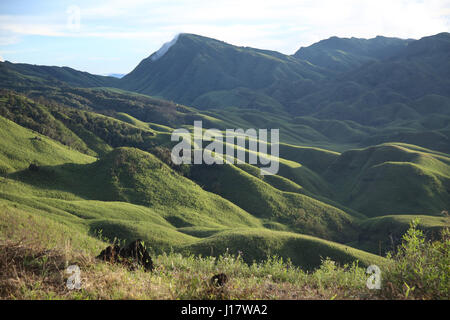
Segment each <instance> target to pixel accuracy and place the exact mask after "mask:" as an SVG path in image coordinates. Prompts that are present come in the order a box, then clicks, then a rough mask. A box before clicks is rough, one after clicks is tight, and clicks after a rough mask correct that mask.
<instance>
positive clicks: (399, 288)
mask: <svg viewBox="0 0 450 320" xmlns="http://www.w3.org/2000/svg"><path fill="white" fill-rule="evenodd" d="M418 223H419V220H418V219H415V220H413V221H412V222H411V224H410V228H409V229H408V231H407V233H406V234H405V235H404V236H403V242H402V244H401V246H399V248H398V251H397V252H396V253H394V254H393V255H390V256H389V257H388V258H389V259H390V260H391V261H390V264H388V269H387V270H386V272H385V276H384V280H383V281H384V286H385V290H384V291H385V293H386V294H387V295H391V296H392V297H399V296H400V297H403V298H405V299H408V298H416V299H449V298H450V292H449V290H450V232H449V229H448V228H445V229H443V231H442V240H440V241H426V240H425V237H424V234H423V232H422V231H421V230H419V229H418V228H417V226H418Z"/></svg>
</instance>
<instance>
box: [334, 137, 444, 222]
mask: <svg viewBox="0 0 450 320" xmlns="http://www.w3.org/2000/svg"><path fill="white" fill-rule="evenodd" d="M449 164H450V158H449V157H448V156H447V155H445V154H443V153H439V152H434V151H431V150H428V149H424V148H420V147H416V146H411V145H406V144H399V143H390V144H383V145H379V146H374V147H369V148H365V149H360V150H351V151H348V152H345V153H343V154H342V155H341V156H340V157H339V159H337V160H336V161H335V162H334V163H333V165H332V166H331V167H330V168H329V169H328V170H327V172H326V174H325V176H326V178H327V179H328V181H329V182H330V183H331V184H332V185H333V186H334V187H335V192H336V194H337V199H336V200H337V201H338V202H341V203H343V204H345V205H347V206H349V207H351V208H354V209H356V210H358V211H360V212H362V213H364V214H366V215H368V216H381V215H387V214H411V213H414V214H428V215H440V213H441V211H442V210H446V209H448V207H449V206H450V197H449V190H450V188H449V186H450V166H449Z"/></svg>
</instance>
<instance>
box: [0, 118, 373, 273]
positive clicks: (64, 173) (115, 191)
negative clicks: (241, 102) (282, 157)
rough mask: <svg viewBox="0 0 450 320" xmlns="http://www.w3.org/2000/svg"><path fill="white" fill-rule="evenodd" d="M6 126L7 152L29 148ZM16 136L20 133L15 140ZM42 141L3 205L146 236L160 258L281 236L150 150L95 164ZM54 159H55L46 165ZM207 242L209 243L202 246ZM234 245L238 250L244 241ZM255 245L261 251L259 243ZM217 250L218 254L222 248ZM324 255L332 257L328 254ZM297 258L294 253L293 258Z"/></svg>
mask: <svg viewBox="0 0 450 320" xmlns="http://www.w3.org/2000/svg"><path fill="white" fill-rule="evenodd" d="M2 121H3V122H2V128H3V130H4V131H3V132H2V137H3V139H2V141H3V143H4V144H5V146H9V145H12V144H13V143H14V144H15V145H16V146H17V147H19V148H21V150H25V149H24V148H25V146H27V144H28V143H33V140H30V138H31V137H33V133H32V132H31V131H30V130H28V129H24V128H21V127H19V126H17V125H16V124H14V123H12V122H11V121H9V120H4V119H2ZM12 132H17V134H15V135H12V134H11V133H12ZM30 141H31V142H30ZM39 142H41V143H46V144H47V143H48V144H49V145H51V146H52V148H50V149H46V148H43V149H37V150H36V151H35V154H34V155H33V160H34V159H37V160H39V161H40V164H41V166H40V169H39V171H37V172H32V171H29V170H28V169H26V168H27V164H28V159H29V158H28V157H29V156H30V155H29V153H28V154H27V155H26V157H25V155H24V154H21V153H17V154H16V159H15V162H14V163H17V165H16V166H15V168H14V170H11V171H14V172H10V173H9V174H8V175H7V176H5V177H2V178H0V195H1V200H0V201H1V203H2V205H3V206H6V207H9V208H11V207H16V208H17V209H18V210H23V211H26V212H28V213H29V214H30V215H32V216H33V217H35V218H37V219H47V218H50V219H51V220H52V221H55V222H58V223H62V224H63V225H66V226H67V227H68V228H73V229H74V230H77V232H82V233H84V234H86V235H95V234H97V233H98V232H99V231H100V230H101V232H102V234H103V236H106V237H108V238H110V239H113V238H114V237H117V238H119V239H123V240H129V239H134V238H136V237H141V238H143V239H144V240H146V241H147V242H148V243H149V244H150V245H151V246H153V247H154V248H155V250H157V251H159V252H161V251H162V250H168V249H169V248H174V249H176V250H185V249H186V245H189V244H190V245H192V252H194V253H203V252H204V249H203V248H204V247H205V246H208V248H209V247H210V245H211V241H214V240H211V238H210V237H214V236H215V235H216V234H218V235H220V234H223V232H224V231H225V230H227V229H228V230H230V231H232V230H235V231H236V232H237V233H238V234H240V236H239V238H241V239H242V241H243V242H242V243H241V248H246V246H247V243H248V241H250V242H251V239H252V238H253V233H254V232H257V233H258V232H265V235H266V237H268V239H269V238H271V237H272V238H274V239H276V238H278V237H279V235H281V233H278V232H277V231H270V230H267V229H262V228H263V222H262V221H260V220H259V219H257V218H255V217H253V216H251V215H250V214H248V213H247V212H245V211H243V210H242V209H240V208H239V207H237V206H235V205H233V204H232V203H230V202H228V201H227V200H224V199H222V198H220V197H219V196H217V195H214V194H211V193H208V192H206V191H204V190H202V189H201V188H200V187H199V186H197V185H196V184H195V183H193V182H191V181H190V180H188V179H186V178H184V177H182V176H180V175H178V174H177V173H175V172H174V171H172V170H171V169H170V168H169V167H167V166H166V165H165V164H163V163H162V162H161V161H160V160H158V159H157V158H155V157H154V156H152V155H151V154H148V153H146V152H143V151H140V150H138V149H131V148H120V149H116V150H114V151H113V152H111V153H110V154H108V155H107V156H106V157H104V158H102V159H101V160H99V161H96V162H94V160H95V158H92V157H89V156H85V155H83V154H81V153H78V152H77V151H73V150H69V149H68V148H67V147H64V146H61V145H59V144H58V143H56V142H53V141H51V140H50V139H47V138H45V137H44V138H43V140H42V141H39ZM28 149H29V148H28ZM2 150H8V148H3V149H2ZM45 155H47V157H48V158H46V157H45ZM49 155H51V159H52V160H48V161H47V159H49V158H50V157H49ZM58 159H61V160H58ZM71 162H74V163H71ZM8 163H9V162H8ZM46 164H54V165H46ZM242 172H243V171H242ZM243 173H244V174H246V173H245V172H243ZM246 175H248V174H246ZM248 176H249V177H252V176H251V175H248ZM274 190H275V189H274ZM280 194H281V193H280ZM297 196H300V195H297ZM125 200H126V201H127V202H124V201H125ZM307 201H313V200H312V199H311V200H307ZM280 203H281V202H280ZM334 210H337V209H334ZM238 230H241V231H238ZM252 230H254V231H252ZM264 230H265V231H264ZM282 234H283V240H282V242H289V241H290V239H291V238H296V237H298V235H296V234H294V233H287V232H284V233H282ZM245 239H247V240H245ZM317 241H319V242H320V241H321V240H320V239H317ZM203 242H204V243H206V244H205V245H202V243H203ZM234 243H235V245H238V243H239V241H238V242H234ZM321 243H322V242H321ZM323 243H328V244H331V242H323ZM255 245H256V247H257V248H258V247H259V244H258V243H256V244H255ZM217 246H218V248H219V244H217ZM337 246H338V247H339V245H337ZM218 250H220V249H218ZM272 250H274V249H273V248H270V247H267V246H265V245H263V244H261V248H258V250H255V251H253V250H248V249H247V250H246V251H247V255H248V257H249V258H250V257H252V258H253V259H260V258H261V257H263V256H264V255H267V254H269V253H276V252H273V251H272ZM321 250H322V249H320V250H315V251H312V252H310V255H308V256H309V258H308V259H311V260H308V261H309V262H308V263H306V262H301V261H306V260H305V259H306V258H305V256H304V255H303V256H302V257H303V258H302V259H300V258H298V259H295V261H297V262H299V263H300V262H301V263H302V265H304V266H305V267H306V266H308V267H310V266H312V265H313V264H314V263H315V262H318V261H319V260H318V257H320V254H321V253H320V252H321ZM346 250H351V249H349V248H347V249H346V248H345V247H344V246H340V247H339V250H338V251H342V254H343V255H341V256H340V255H337V254H336V252H335V251H330V252H334V253H333V254H335V255H333V257H336V259H337V260H338V261H340V260H339V257H341V258H342V259H343V260H342V262H344V261H347V260H345V259H344V258H345V257H347V256H346V255H345V254H344V252H345V251H346ZM286 252H287V251H284V252H282V251H280V254H281V255H284V256H285V257H287V256H286V255H285V254H286ZM290 254H293V253H292V252H290ZM322 254H323V255H328V251H326V250H325V251H323V253H322ZM356 256H358V257H359V256H361V261H362V258H363V257H365V253H363V252H358V254H356ZM293 257H296V255H295V254H293ZM347 258H348V257H347ZM373 258H376V257H375V256H373ZM319 262H320V261H319Z"/></svg>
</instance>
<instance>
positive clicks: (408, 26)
mask: <svg viewBox="0 0 450 320" xmlns="http://www.w3.org/2000/svg"><path fill="white" fill-rule="evenodd" d="M449 31H450V0H440V1H438V0H410V1H403V0H377V1H366V0H339V1H336V0H324V1H320V0H304V1H302V0H258V1H254V0H239V1H235V0H206V1H204V0H189V1H188V0H147V1H143V0H122V1H118V0H107V1H92V0H91V1H88V0H84V1H73V0H72V1H66V0H53V1H45V0H43V1H35V0H1V1H0V59H1V60H8V61H11V62H22V63H32V64H41V65H56V66H69V67H72V68H75V69H78V70H82V71H87V72H90V73H94V74H110V73H123V74H124V73H128V72H130V71H131V70H133V68H134V67H136V65H137V64H138V63H139V62H140V61H141V60H142V59H144V58H146V57H148V56H149V55H150V54H151V53H153V52H154V51H156V50H158V49H159V48H160V47H161V46H162V45H163V44H164V43H165V42H168V41H170V40H171V39H172V38H174V37H175V36H176V35H177V34H178V33H182V32H185V33H195V34H199V35H203V36H207V37H212V38H215V39H219V40H222V41H225V42H228V43H231V44H233V45H239V46H250V47H255V48H261V49H269V50H275V51H279V52H282V53H285V54H293V53H294V52H295V51H297V50H298V49H299V48H300V47H302V46H308V45H311V44H313V43H314V42H317V41H320V40H323V39H327V38H329V37H331V36H338V37H357V38H373V37H375V36H377V35H383V36H389V37H398V38H413V39H419V38H421V37H424V36H429V35H433V34H436V33H439V32H449Z"/></svg>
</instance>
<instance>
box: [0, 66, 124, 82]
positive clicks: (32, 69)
mask: <svg viewBox="0 0 450 320" xmlns="http://www.w3.org/2000/svg"><path fill="white" fill-rule="evenodd" d="M19 75H21V76H22V77H23V78H24V79H23V80H24V81H26V80H27V79H26V77H29V78H33V77H35V78H41V79H45V80H51V81H53V82H54V83H56V82H64V83H67V84H69V85H72V86H77V87H115V86H118V84H119V80H118V79H116V78H113V77H105V76H98V75H93V74H90V73H88V72H82V71H78V70H75V69H72V68H69V67H53V66H52V67H51V66H39V65H32V64H25V63H11V62H9V61H5V62H0V77H1V79H2V80H7V79H8V78H9V77H12V76H19Z"/></svg>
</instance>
